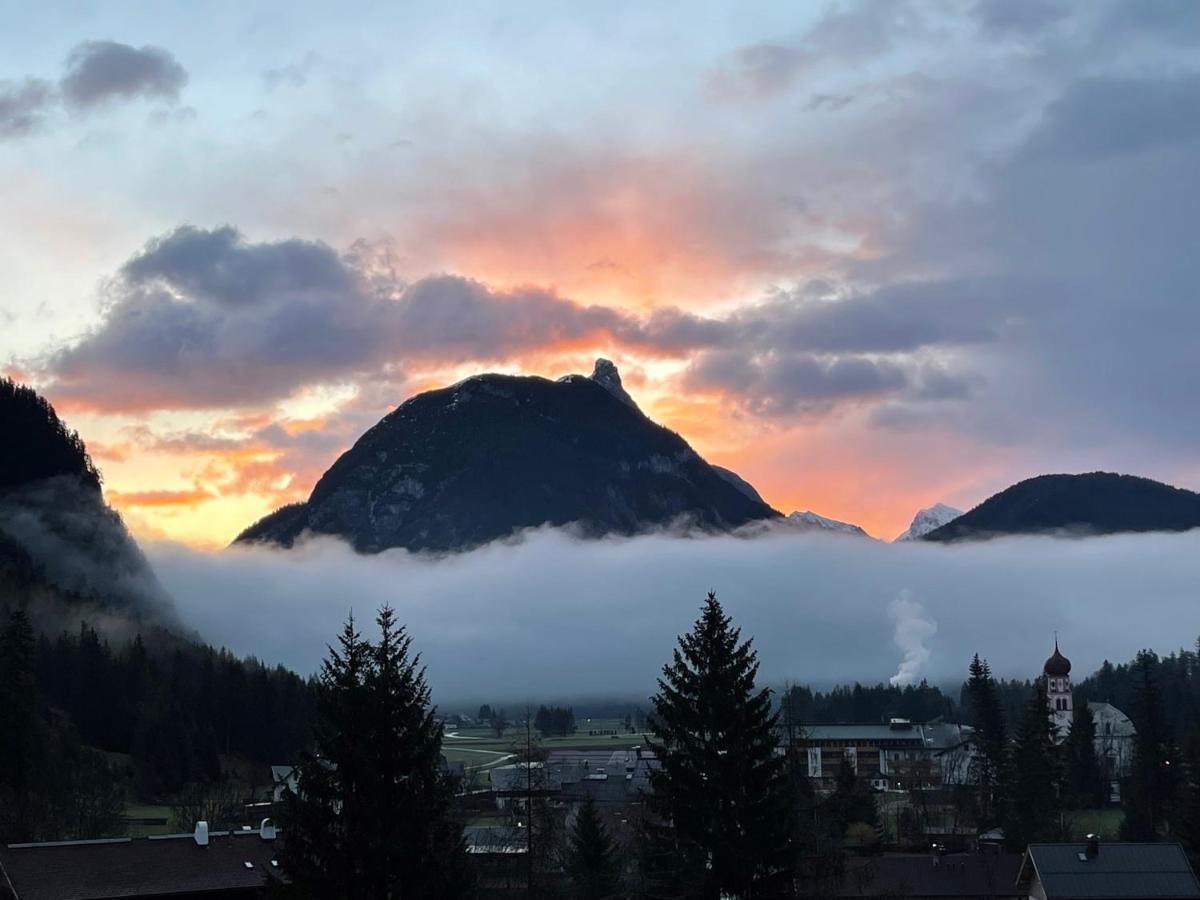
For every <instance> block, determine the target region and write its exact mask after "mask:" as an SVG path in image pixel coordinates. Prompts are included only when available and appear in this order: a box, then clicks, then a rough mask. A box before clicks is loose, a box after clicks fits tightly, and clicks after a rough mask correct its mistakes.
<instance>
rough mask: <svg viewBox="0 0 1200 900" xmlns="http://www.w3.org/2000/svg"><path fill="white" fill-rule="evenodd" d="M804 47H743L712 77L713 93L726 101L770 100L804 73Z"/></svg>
mask: <svg viewBox="0 0 1200 900" xmlns="http://www.w3.org/2000/svg"><path fill="white" fill-rule="evenodd" d="M807 62H808V55H807V53H806V52H805V51H804V50H803V49H802V48H800V47H790V46H786V45H784V44H771V43H759V44H750V45H749V46H746V47H741V48H739V49H738V50H736V51H734V53H733V54H732V55H731V56H730V57H729V58H728V59H727V60H726V61H725V63H724V64H723V65H722V66H721V67H720V68H718V69H716V70H715V71H713V72H712V73H711V74H710V76H709V89H710V90H711V91H712V92H713V93H714V94H716V95H717V96H722V97H756V98H763V97H770V96H772V95H773V94H777V93H779V92H780V91H783V90H785V89H787V88H789V87H791V85H792V83H793V82H794V81H795V80H796V78H798V77H799V75H800V74H801V73H802V72H803V71H804V68H805V65H806V63H807Z"/></svg>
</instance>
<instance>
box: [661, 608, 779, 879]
mask: <svg viewBox="0 0 1200 900" xmlns="http://www.w3.org/2000/svg"><path fill="white" fill-rule="evenodd" d="M757 672H758V662H757V655H756V654H755V652H754V651H753V650H752V649H751V642H750V641H745V642H742V641H741V639H740V631H739V629H736V628H734V627H732V624H731V621H730V619H729V617H728V616H726V615H725V613H724V611H723V610H722V609H721V604H720V603H719V602H718V601H717V598H716V595H715V594H712V593H709V595H708V598H707V600H706V601H705V603H704V606H703V608H702V613H701V615H700V618H699V619H698V620H697V621H696V623H695V625H694V626H693V628H692V631H691V632H690V633H688V634H685V635H683V636H681V637H680V638H679V646H678V647H677V648H676V650H675V652H674V655H673V659H672V661H671V663H670V664H668V665H666V666H664V667H663V674H662V677H661V678H660V679H659V681H658V688H659V690H658V693H657V694H656V695H655V696H654V697H653V704H654V716H653V721H652V728H653V731H654V734H655V735H656V736H657V737H658V739H659V740H658V742H656V743H654V750H655V753H656V754H657V756H658V758H659V760H660V763H661V767H660V768H659V769H657V770H656V771H654V772H652V773H651V776H650V782H651V783H650V787H651V794H650V808H651V810H652V812H653V814H654V815H655V817H656V822H657V825H656V826H655V827H652V835H651V837H652V838H653V840H654V842H655V844H654V846H655V851H654V858H653V865H652V870H651V872H650V873H648V874H649V880H650V882H651V884H650V889H651V892H652V893H653V892H654V891H655V890H659V891H660V892H661V888H662V886H663V881H662V879H663V878H664V876H665V877H668V878H671V879H673V880H672V882H671V884H670V886H669V887H670V889H669V891H668V893H670V895H672V896H679V895H680V894H681V893H683V895H686V896H694V897H701V898H709V897H712V898H715V897H717V896H719V895H720V894H721V893H722V892H724V893H727V894H732V895H735V896H738V897H743V898H744V897H751V896H753V895H754V883H755V880H756V879H757V878H759V877H761V876H763V875H766V874H769V873H773V872H775V871H778V870H779V869H780V868H782V867H783V866H785V865H786V864H787V852H788V847H787V841H788V832H789V817H788V807H789V799H788V793H787V781H786V777H785V773H784V760H783V758H781V757H780V756H778V755H777V754H776V752H775V749H776V743H777V740H776V734H775V726H776V719H777V717H776V715H773V714H772V713H771V700H770V692H769V691H768V690H766V689H763V690H756V689H755V685H754V679H755V675H756V674H757Z"/></svg>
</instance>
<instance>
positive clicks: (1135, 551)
mask: <svg viewBox="0 0 1200 900" xmlns="http://www.w3.org/2000/svg"><path fill="white" fill-rule="evenodd" d="M147 554H148V556H149V557H150V560H151V562H152V564H153V565H154V567H155V569H156V571H157V572H158V575H159V577H160V579H161V581H162V582H163V584H164V585H165V586H166V588H167V590H168V591H169V592H170V593H171V594H172V595H173V596H174V598H175V600H176V603H177V604H178V607H179V612H180V615H181V617H182V618H183V620H184V621H185V623H186V624H188V625H190V626H193V627H194V628H196V629H197V630H198V631H199V632H200V634H201V635H202V636H203V637H204V638H205V639H207V640H208V641H210V642H212V643H214V644H218V645H224V646H227V647H229V648H230V649H231V650H234V651H236V652H237V653H239V654H254V655H256V656H258V657H260V658H261V659H264V660H265V661H268V662H272V663H273V662H282V663H284V664H285V665H288V666H290V667H292V668H295V669H296V670H298V671H300V672H301V673H304V674H308V673H311V672H314V671H315V670H316V669H317V668H318V666H319V665H320V661H321V659H322V657H323V655H324V653H325V648H326V644H327V643H329V642H331V641H332V640H333V639H334V636H335V635H336V633H337V631H338V629H339V628H340V626H341V623H342V621H343V620H344V619H345V617H346V616H347V614H349V613H350V612H353V613H354V615H355V616H356V618H358V619H359V620H360V621H362V622H363V624H364V630H365V631H368V632H369V633H370V632H371V631H372V629H371V628H368V627H367V626H368V625H370V624H372V623H371V622H370V620H371V619H372V617H373V615H374V612H375V610H376V609H377V607H379V606H380V605H381V604H383V603H390V604H391V605H392V606H394V607H395V608H396V609H397V610H398V612H399V618H400V619H401V621H403V622H405V623H407V625H408V627H409V632H410V634H411V635H412V637H413V642H414V646H415V648H416V649H418V650H419V651H420V653H421V654H422V659H423V661H424V663H425V664H426V665H427V667H428V678H429V681H430V684H431V686H432V688H433V693H434V699H435V701H436V702H438V703H440V704H442V705H443V706H453V705H454V704H456V703H463V704H467V703H478V702H485V701H486V702H491V703H496V702H500V703H520V702H523V701H526V700H531V701H533V702H541V701H549V700H555V699H586V698H618V697H619V698H625V697H628V698H633V699H643V700H644V698H646V697H647V696H648V695H649V694H650V693H652V691H653V688H654V680H655V677H656V676H657V674H658V672H659V670H660V668H661V666H662V664H663V663H664V662H665V661H667V660H668V659H669V657H670V653H671V649H672V646H673V645H674V641H675V638H676V636H677V635H678V634H679V633H681V632H683V631H685V630H687V629H688V628H689V627H690V626H691V624H692V622H693V621H694V620H695V618H696V616H697V614H698V610H699V606H700V604H701V602H702V601H703V599H704V596H705V593H706V592H707V591H708V590H710V589H711V590H715V591H716V592H717V594H718V597H719V598H720V600H721V602H722V603H723V605H724V606H725V609H726V611H727V612H728V613H729V614H730V615H731V616H732V617H733V620H734V622H735V624H737V625H738V626H740V627H741V628H742V633H743V635H744V636H753V637H754V643H755V646H756V648H757V649H758V653H759V660H760V663H761V670H760V682H765V683H768V684H772V685H780V684H783V683H784V682H788V681H790V682H799V683H809V684H812V685H814V686H818V685H820V686H827V685H830V684H832V683H843V682H853V681H855V680H859V681H863V682H872V683H874V682H878V681H888V680H889V679H890V680H893V681H894V682H895V683H900V684H904V683H908V682H911V681H913V680H920V679H922V678H927V679H929V680H930V681H931V682H932V683H935V684H942V685H949V684H957V683H958V682H959V681H960V680H961V678H962V677H963V674H964V673H965V671H966V667H967V664H968V662H969V660H970V657H971V654H973V653H976V652H978V653H979V654H981V655H982V656H984V657H986V658H988V659H989V660H990V661H991V664H992V668H993V671H994V672H996V674H998V675H1002V676H1006V677H1030V676H1033V675H1035V674H1037V673H1039V672H1040V671H1041V665H1042V662H1043V661H1044V660H1045V658H1046V657H1047V656H1048V655H1049V654H1050V652H1051V651H1052V649H1053V642H1054V632H1055V631H1056V630H1057V632H1058V634H1059V639H1060V644H1061V646H1062V649H1063V652H1064V653H1065V654H1066V655H1067V656H1069V657H1070V658H1071V660H1072V661H1073V663H1074V673H1075V674H1076V676H1077V677H1081V676H1082V675H1084V674H1087V673H1090V672H1091V671H1093V670H1094V669H1095V668H1097V667H1098V666H1099V664H1100V663H1101V662H1102V661H1103V660H1104V659H1106V658H1107V659H1111V660H1113V661H1114V662H1117V661H1126V660H1128V659H1129V658H1130V657H1132V656H1133V654H1134V653H1135V652H1136V651H1137V650H1138V649H1140V648H1142V647H1151V648H1153V649H1156V650H1158V651H1160V652H1168V651H1170V650H1174V649H1178V648H1179V647H1182V646H1189V647H1190V646H1191V645H1192V644H1193V642H1194V641H1195V639H1196V637H1197V635H1198V634H1200V605H1198V604H1197V602H1196V601H1197V599H1198V597H1200V531H1194V532H1191V533H1188V534H1154V535H1125V536H1116V537H1092V538H1086V539H1066V538H1014V539H1000V540H993V541H990V542H987V543H979V544H971V545H961V544H960V545H954V546H944V545H926V544H922V543H908V544H883V543H878V542H875V541H868V540H864V539H860V538H853V537H843V536H825V535H814V534H766V535H760V536H758V537H756V538H753V539H746V538H739V537H732V536H723V537H703V538H680V537H672V536H668V535H654V536H646V537H638V538H626V539H608V540H602V541H581V540H578V539H576V538H573V537H571V536H569V535H567V534H564V533H562V532H559V531H553V530H540V531H535V532H531V533H529V534H527V535H526V536H525V538H524V539H523V540H521V541H520V542H517V543H506V544H493V545H490V546H487V547H484V548H482V549H480V550H476V551H474V552H472V553H468V554H463V555H458V556H452V557H447V558H443V559H440V560H431V559H427V558H422V557H418V556H413V555H410V554H408V553H406V552H404V551H392V552H388V553H383V554H379V555H377V556H357V555H355V554H354V553H353V551H351V550H350V549H349V548H347V547H346V546H345V545H344V544H341V543H339V542H337V541H333V540H325V539H322V540H318V541H313V542H309V543H307V544H304V545H301V546H299V547H297V548H296V549H293V550H291V551H283V550H273V549H265V548H242V547H239V548H234V549H230V550H224V551H221V552H201V551H197V550H192V549H188V548H185V547H181V546H179V545H175V544H165V543H159V544H153V543H152V544H149V545H148V547H147Z"/></svg>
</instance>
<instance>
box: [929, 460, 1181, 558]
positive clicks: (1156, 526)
mask: <svg viewBox="0 0 1200 900" xmlns="http://www.w3.org/2000/svg"><path fill="white" fill-rule="evenodd" d="M1198 526H1200V494H1195V493H1193V492H1191V491H1185V490H1182V489H1181V488H1176V487H1171V486H1170V485H1167V484H1162V483H1161V482H1158V481H1151V480H1150V479H1149V478H1138V477H1135V476H1133V475H1116V474H1113V473H1111V472H1091V473H1088V474H1086V475H1040V476H1038V477H1037V478H1030V479H1027V480H1026V481H1022V482H1019V483H1017V484H1014V485H1013V486H1012V487H1010V488H1007V489H1006V490H1003V491H1001V492H1000V493H999V494H996V495H995V496H994V497H989V498H988V499H987V500H985V501H984V502H983V503H981V504H979V505H978V506H976V507H975V508H974V509H972V510H971V511H970V512H968V513H964V514H963V515H961V516H959V517H958V518H957V519H955V520H954V521H952V522H949V523H947V524H946V525H943V526H942V527H940V528H936V529H934V530H933V531H931V532H929V533H928V534H926V535H925V537H924V540H927V541H956V540H969V539H982V538H988V537H994V536H998V535H1005V534H1046V533H1063V534H1078V535H1085V534H1114V533H1118V532H1131V531H1187V530H1188V529H1191V528H1196V527H1198Z"/></svg>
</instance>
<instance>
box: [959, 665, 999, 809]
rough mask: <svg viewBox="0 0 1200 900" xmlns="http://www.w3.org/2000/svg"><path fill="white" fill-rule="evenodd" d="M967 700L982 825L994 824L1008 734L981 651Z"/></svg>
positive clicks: (971, 678)
mask: <svg viewBox="0 0 1200 900" xmlns="http://www.w3.org/2000/svg"><path fill="white" fill-rule="evenodd" d="M967 701H968V703H969V705H970V713H971V725H972V727H973V728H974V729H975V740H976V750H977V752H976V754H975V755H974V756H973V757H972V760H971V770H972V772H971V774H972V780H973V781H974V783H975V785H976V786H977V787H978V789H979V824H980V825H981V826H984V827H987V826H990V825H992V824H993V823H994V821H995V819H996V817H997V814H998V811H999V804H998V799H999V798H998V796H997V792H998V790H999V787H1000V777H1001V773H1002V771H1003V769H1004V762H1005V754H1006V747H1007V743H1008V733H1007V729H1006V728H1005V724H1004V708H1003V707H1002V706H1001V703H1000V697H999V695H998V694H997V692H996V682H995V681H994V680H993V679H992V671H991V669H990V668H989V667H988V664H987V661H986V660H980V658H979V654H978V653H976V654H975V656H974V658H973V659H972V660H971V667H970V677H969V678H968V680H967Z"/></svg>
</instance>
